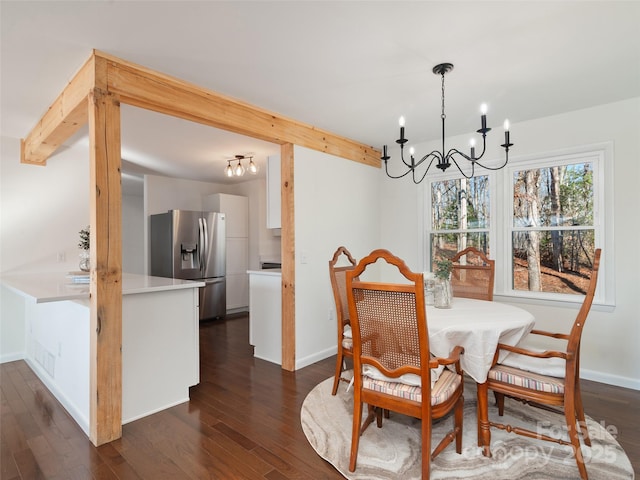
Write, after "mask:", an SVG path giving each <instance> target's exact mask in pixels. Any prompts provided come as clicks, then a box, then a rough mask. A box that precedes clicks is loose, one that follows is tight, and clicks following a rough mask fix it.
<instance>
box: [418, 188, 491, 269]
mask: <svg viewBox="0 0 640 480" xmlns="http://www.w3.org/2000/svg"><path fill="white" fill-rule="evenodd" d="M489 207H490V194H489V177H488V176H486V175H485V176H477V177H473V178H470V179H466V178H461V179H451V180H440V181H434V182H432V183H431V222H430V223H431V228H430V230H431V233H430V249H431V264H432V265H434V264H435V261H437V260H441V259H445V258H447V259H450V258H452V257H453V256H454V255H455V254H456V253H457V252H458V251H460V250H463V249H465V248H466V247H476V248H478V249H479V250H482V251H483V252H485V254H487V255H489V226H490V225H489V223H490V214H489Z"/></svg>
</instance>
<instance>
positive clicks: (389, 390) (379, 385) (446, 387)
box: [362, 369, 462, 405]
mask: <svg viewBox="0 0 640 480" xmlns="http://www.w3.org/2000/svg"><path fill="white" fill-rule="evenodd" d="M460 382H462V376H461V375H458V374H457V373H455V372H452V371H451V370H447V369H445V370H443V371H442V373H441V374H440V378H438V381H437V382H436V383H435V385H434V386H433V387H432V388H431V405H438V404H440V403H442V402H445V401H446V400H448V399H449V398H451V396H452V395H453V394H454V392H455V391H456V389H457V388H458V387H459V386H460ZM362 388H366V389H368V390H374V391H376V392H381V393H385V394H387V395H393V396H396V397H400V398H404V399H407V400H413V401H414V402H422V388H421V387H418V386H412V385H407V384H404V383H399V382H387V381H383V380H374V379H373V378H371V377H368V376H366V375H365V376H363V377H362Z"/></svg>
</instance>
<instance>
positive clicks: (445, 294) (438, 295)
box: [434, 278, 453, 308]
mask: <svg viewBox="0 0 640 480" xmlns="http://www.w3.org/2000/svg"><path fill="white" fill-rule="evenodd" d="M434 296H435V307H436V308H451V299H452V297H453V292H452V289H451V279H449V278H447V279H443V278H439V279H438V280H436V286H435V292H434Z"/></svg>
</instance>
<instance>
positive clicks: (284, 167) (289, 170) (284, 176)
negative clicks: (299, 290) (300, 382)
mask: <svg viewBox="0 0 640 480" xmlns="http://www.w3.org/2000/svg"><path fill="white" fill-rule="evenodd" d="M293 187H294V185H293V144H291V143H285V144H284V145H282V146H281V147H280V192H281V193H280V195H281V200H282V202H281V207H280V213H281V217H282V232H281V233H282V237H281V239H282V242H281V247H280V248H281V255H282V368H283V369H284V370H289V371H294V370H295V369H296V291H295V285H296V261H295V251H296V238H295V216H294V213H295V211H294V188H293Z"/></svg>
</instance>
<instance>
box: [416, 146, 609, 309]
mask: <svg viewBox="0 0 640 480" xmlns="http://www.w3.org/2000/svg"><path fill="white" fill-rule="evenodd" d="M585 159H588V160H589V161H590V162H592V163H593V179H594V182H593V183H594V185H593V188H594V198H593V203H594V212H593V215H594V218H593V228H594V230H595V245H596V248H602V251H603V255H602V258H601V262H600V270H599V273H598V288H597V289H596V296H595V298H594V305H598V306H604V307H605V308H604V310H609V309H610V308H611V307H615V296H614V288H613V281H614V272H613V265H614V261H613V259H614V255H613V251H612V248H613V245H614V239H613V231H614V230H613V193H614V192H613V163H614V162H613V142H605V143H599V144H594V145H585V146H579V147H574V148H569V149H564V150H561V151H554V152H547V153H541V154H536V155H530V156H523V157H517V158H512V159H510V160H509V164H508V165H507V167H505V168H504V169H502V170H498V171H480V172H478V174H479V175H488V177H489V189H490V201H491V205H490V208H489V212H490V215H491V217H490V220H489V222H490V223H489V252H490V253H489V255H490V256H491V258H494V259H495V260H496V276H495V289H494V299H496V300H502V301H507V302H512V303H528V304H534V305H538V304H539V305H548V306H552V305H562V304H564V305H569V304H579V303H582V299H583V296H582V295H572V294H559V293H549V292H530V291H522V290H514V289H513V288H512V284H513V283H512V278H513V270H512V261H513V245H512V240H511V239H512V231H513V229H514V228H513V175H514V172H516V171H521V170H526V169H529V168H545V167H550V166H555V165H562V164H571V163H576V162H580V161H583V160H585ZM458 178H462V175H460V173H459V172H457V174H455V173H454V172H451V173H450V174H447V173H438V174H433V175H428V176H427V178H425V181H424V182H423V184H424V191H423V196H422V197H423V199H424V203H423V205H424V210H423V212H422V213H423V215H422V224H423V229H422V232H423V239H422V245H423V248H422V252H423V255H424V259H423V265H424V269H425V271H429V270H431V258H430V251H431V250H430V248H431V245H430V236H431V233H432V231H431V220H430V218H431V208H432V205H431V183H432V182H436V181H442V180H447V179H452V180H453V179H458Z"/></svg>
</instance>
